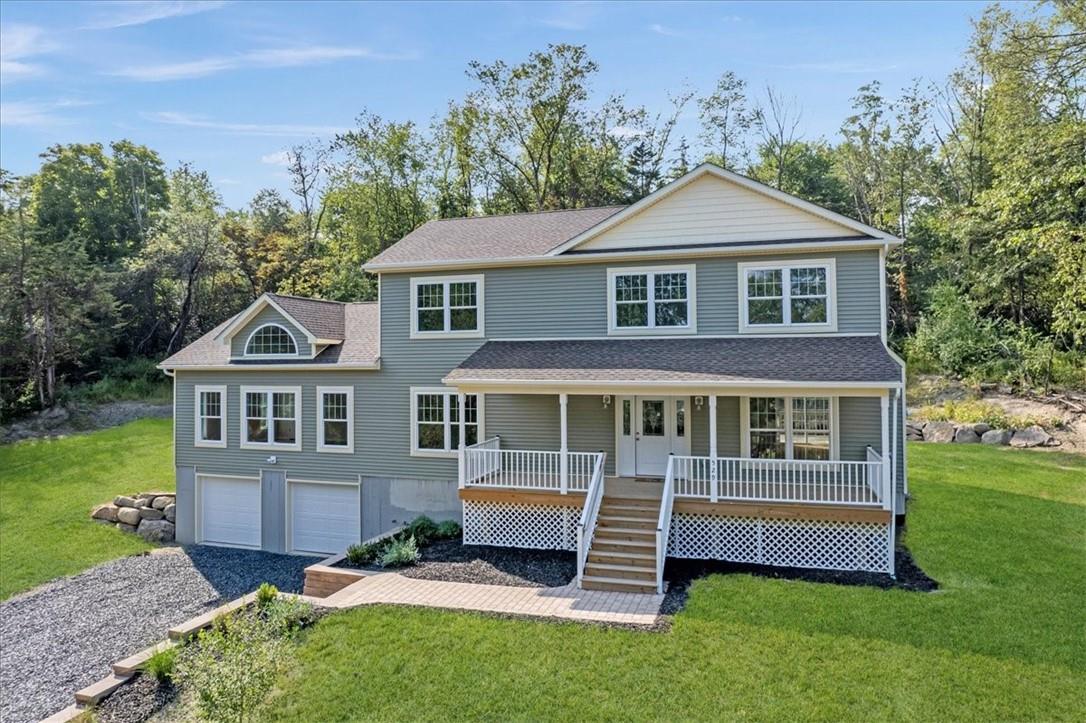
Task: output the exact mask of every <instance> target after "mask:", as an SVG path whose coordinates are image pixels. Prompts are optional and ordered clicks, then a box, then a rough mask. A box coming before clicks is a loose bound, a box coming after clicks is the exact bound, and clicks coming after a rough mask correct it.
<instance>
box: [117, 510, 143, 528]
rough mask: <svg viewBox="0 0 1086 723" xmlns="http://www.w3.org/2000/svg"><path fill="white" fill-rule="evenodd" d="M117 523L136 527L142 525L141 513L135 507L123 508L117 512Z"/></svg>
mask: <svg viewBox="0 0 1086 723" xmlns="http://www.w3.org/2000/svg"><path fill="white" fill-rule="evenodd" d="M117 521H118V522H121V523H124V524H126V525H132V526H133V527H134V526H135V525H138V524H139V523H140V511H139V510H137V509H136V508H135V507H121V508H120V509H118V510H117Z"/></svg>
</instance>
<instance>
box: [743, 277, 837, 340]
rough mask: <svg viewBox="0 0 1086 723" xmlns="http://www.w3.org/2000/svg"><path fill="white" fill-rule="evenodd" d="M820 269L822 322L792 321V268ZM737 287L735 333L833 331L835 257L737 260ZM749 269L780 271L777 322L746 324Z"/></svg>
mask: <svg viewBox="0 0 1086 723" xmlns="http://www.w3.org/2000/svg"><path fill="white" fill-rule="evenodd" d="M810 268H821V269H825V271H826V321H825V322H818V323H802V324H801V323H792V295H791V292H792V270H793V269H810ZM736 270H737V280H738V284H737V285H738V286H739V333H741V334H759V333H760V334H767V333H768V334H773V333H779V332H780V331H782V330H784V331H787V332H790V333H818V332H835V331H837V260H836V259H832V258H830V259H806V260H795V261H787V262H745V263H743V262H741V263H738V264H736ZM751 271H780V272H781V323H780V324H752V323H750V306H749V303H748V302H749V299H748V298H747V274H748V273H749V272H751Z"/></svg>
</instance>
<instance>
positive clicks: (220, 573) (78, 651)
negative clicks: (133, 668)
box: [0, 546, 316, 723]
mask: <svg viewBox="0 0 1086 723" xmlns="http://www.w3.org/2000/svg"><path fill="white" fill-rule="evenodd" d="M314 561H316V558H311V557H297V556H294V555H273V554H270V553H267V552H259V551H253V550H235V549H229V548H224V547H202V546H195V547H188V548H184V549H181V548H164V549H163V550H162V551H160V552H156V553H155V554H151V555H137V556H134V557H125V558H122V559H120V560H114V561H113V562H108V563H105V564H103V565H99V566H98V567H94V568H91V569H90V570H87V571H86V572H84V573H81V574H79V575H76V576H74V577H69V578H63V579H61V580H57V581H55V582H51V583H47V584H45V585H42V586H41V587H38V588H35V589H34V590H31V591H30V592H27V593H24V594H22V595H18V596H16V597H13V598H11V599H9V600H6V601H4V602H3V603H0V720H2V721H4V722H5V723H19V722H21V721H36V720H40V719H42V718H44V717H46V716H49V715H51V714H53V713H55V712H56V711H58V710H60V709H61V708H64V707H66V706H68V705H70V704H71V703H72V694H73V693H74V692H75V691H77V690H79V689H80V688H83V687H85V686H87V685H90V684H91V683H93V682H94V681H96V680H98V679H99V678H102V677H103V676H105V675H108V674H109V672H110V669H109V666H110V665H111V664H112V663H113V662H115V661H117V660H120V659H121V658H124V657H127V656H129V655H131V654H133V653H135V652H137V651H139V650H142V649H143V648H145V647H147V646H148V645H151V644H152V643H154V642H156V641H158V640H161V639H163V638H164V637H165V636H166V631H167V629H169V628H170V627H171V626H173V625H176V624H177V623H180V622H183V621H185V620H187V619H189V618H191V617H194V616H196V615H199V614H200V613H203V612H206V611H207V610H210V609H211V608H213V607H216V606H218V605H220V604H222V603H224V602H227V601H229V600H232V599H234V598H236V597H239V596H241V595H244V594H245V593H247V592H250V591H252V590H253V589H254V588H256V587H257V586H258V585H260V583H262V582H265V581H267V582H270V583H272V584H274V585H276V586H277V587H278V588H279V589H280V590H283V591H285V592H301V589H302V578H303V573H302V570H303V569H304V568H305V566H306V565H310V564H312V563H313V562H314Z"/></svg>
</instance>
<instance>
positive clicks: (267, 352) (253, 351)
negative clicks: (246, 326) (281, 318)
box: [245, 324, 298, 356]
mask: <svg viewBox="0 0 1086 723" xmlns="http://www.w3.org/2000/svg"><path fill="white" fill-rule="evenodd" d="M297 353H298V347H297V346H296V345H295V343H294V337H292V336H291V335H290V332H289V331H287V330H286V329H284V328H283V327H281V326H279V325H278V324H265V325H264V326H262V327H260V328H259V329H257V330H256V331H254V332H253V333H252V334H250V335H249V341H247V342H246V343H245V356H295V355H297Z"/></svg>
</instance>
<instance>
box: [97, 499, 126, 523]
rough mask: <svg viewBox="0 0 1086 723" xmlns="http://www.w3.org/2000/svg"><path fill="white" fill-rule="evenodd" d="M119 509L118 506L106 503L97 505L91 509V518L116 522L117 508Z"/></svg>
mask: <svg viewBox="0 0 1086 723" xmlns="http://www.w3.org/2000/svg"><path fill="white" fill-rule="evenodd" d="M119 509H120V508H119V507H117V506H116V505H111V504H108V503H107V504H104V505H98V506H97V507H95V508H94V509H93V510H91V519H93V520H104V521H106V522H116V521H117V510H119Z"/></svg>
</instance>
